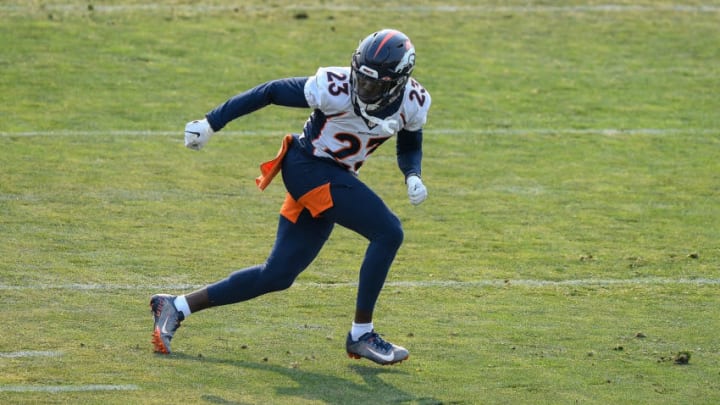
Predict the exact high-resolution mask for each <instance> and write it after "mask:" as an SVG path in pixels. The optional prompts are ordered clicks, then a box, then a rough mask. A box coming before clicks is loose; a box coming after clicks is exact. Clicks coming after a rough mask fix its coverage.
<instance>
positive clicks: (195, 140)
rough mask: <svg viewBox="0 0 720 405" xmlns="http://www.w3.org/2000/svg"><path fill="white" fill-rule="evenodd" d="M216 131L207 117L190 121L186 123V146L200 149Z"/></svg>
mask: <svg viewBox="0 0 720 405" xmlns="http://www.w3.org/2000/svg"><path fill="white" fill-rule="evenodd" d="M214 133H215V132H214V131H213V129H212V128H211V127H210V123H208V121H207V119H202V120H195V121H190V122H188V123H187V125H185V146H186V147H187V148H190V149H192V150H200V149H202V147H203V146H205V144H206V143H208V141H209V140H210V137H211V136H212V135H213V134H214Z"/></svg>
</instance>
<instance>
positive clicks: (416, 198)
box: [405, 174, 428, 205]
mask: <svg viewBox="0 0 720 405" xmlns="http://www.w3.org/2000/svg"><path fill="white" fill-rule="evenodd" d="M405 184H407V188H408V197H410V203H411V204H412V205H418V204H420V203H421V202H423V201H425V199H426V198H427V196H428V192H427V188H425V185H424V184H423V182H422V180H421V179H420V177H419V176H417V175H415V174H412V175H410V176H408V178H407V179H405Z"/></svg>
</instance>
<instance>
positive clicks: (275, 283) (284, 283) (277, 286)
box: [265, 278, 295, 292]
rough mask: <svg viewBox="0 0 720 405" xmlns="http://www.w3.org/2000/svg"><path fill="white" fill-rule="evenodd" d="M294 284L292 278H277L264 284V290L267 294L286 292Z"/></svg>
mask: <svg viewBox="0 0 720 405" xmlns="http://www.w3.org/2000/svg"><path fill="white" fill-rule="evenodd" d="M294 282H295V279H294V278H278V279H274V280H269V282H268V283H266V284H265V289H266V290H267V291H268V292H274V291H282V290H287V289H288V288H290V287H291V286H292V285H293V283H294Z"/></svg>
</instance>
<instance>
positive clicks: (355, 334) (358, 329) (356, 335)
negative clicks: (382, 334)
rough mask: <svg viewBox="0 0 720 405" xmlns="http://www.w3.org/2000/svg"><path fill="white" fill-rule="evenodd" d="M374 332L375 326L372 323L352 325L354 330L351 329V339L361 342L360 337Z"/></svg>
mask: <svg viewBox="0 0 720 405" xmlns="http://www.w3.org/2000/svg"><path fill="white" fill-rule="evenodd" d="M372 331H373V324H372V322H370V323H355V322H353V323H352V329H350V337H351V338H352V340H355V341H357V340H359V339H360V337H361V336H362V335H364V334H366V333H369V332H372Z"/></svg>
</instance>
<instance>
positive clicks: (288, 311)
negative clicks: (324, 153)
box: [0, 0, 720, 404]
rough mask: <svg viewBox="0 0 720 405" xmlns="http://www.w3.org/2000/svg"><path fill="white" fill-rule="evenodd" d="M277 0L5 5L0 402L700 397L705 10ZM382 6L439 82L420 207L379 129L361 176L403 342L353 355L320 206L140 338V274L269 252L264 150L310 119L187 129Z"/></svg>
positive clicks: (715, 324)
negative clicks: (374, 197)
mask: <svg viewBox="0 0 720 405" xmlns="http://www.w3.org/2000/svg"><path fill="white" fill-rule="evenodd" d="M410 3H412V4H410ZM290 4H291V2H287V3H286V2H284V1H279V0H278V1H274V2H271V3H267V2H264V1H260V0H250V1H242V2H233V1H230V0H213V1H208V2H196V1H154V2H149V1H144V0H118V1H103V2H93V1H78V0H47V1H20V0H5V1H3V2H2V3H0V42H1V43H2V44H3V52H2V53H0V72H1V74H0V89H2V91H0V142H2V151H0V167H1V168H2V177H1V178H0V304H2V306H1V307H0V308H1V309H2V311H0V324H1V325H2V330H1V331H0V403H12V404H14V403H98V404H101V403H102V404H114V403H117V404H127V403H183V402H185V403H209V404H347V403H355V404H360V403H362V404H365V403H367V404H371V403H395V404H577V403H579V404H713V403H718V402H720V366H719V365H720V337H718V331H719V330H720V313H719V312H718V308H720V294H719V293H720V276H719V275H718V271H719V270H720V204H719V201H720V114H718V112H719V111H720V97H718V90H719V89H720V48H718V46H717V44H718V39H720V2H718V1H710V0H708V1H692V0H690V1H683V2H677V3H676V2H672V1H649V0H647V1H628V0H617V1H613V2H611V3H606V2H596V1H586V2H580V1H520V0H514V1H482V2H481V1H477V2H476V1H470V0H448V1H436V0H420V1H415V2H396V1H368V2H364V3H362V4H363V5H362V7H359V6H358V5H356V4H355V3H354V2H327V1H322V0H308V1H304V2H302V5H301V6H290ZM388 26H392V27H395V28H398V29H401V30H403V31H404V32H406V33H407V34H408V35H409V36H410V37H411V38H412V39H413V42H414V44H415V47H416V49H417V52H418V65H417V68H416V71H415V72H416V73H415V77H416V78H417V79H418V80H419V81H420V82H421V83H422V84H423V85H424V86H425V87H426V88H427V89H428V90H429V91H430V92H431V93H432V95H433V107H432V109H431V114H430V119H429V122H428V126H427V128H426V134H425V159H424V165H423V167H424V176H423V177H424V180H425V183H426V185H427V186H428V189H429V193H430V197H429V199H428V200H427V201H426V202H425V203H424V204H423V205H421V206H418V207H413V206H411V205H410V204H409V203H408V202H407V196H406V193H405V190H404V185H403V182H402V178H401V175H400V173H399V171H398V170H397V168H396V164H395V158H394V146H393V145H389V146H386V147H385V148H380V149H379V150H378V152H376V153H375V154H374V155H373V156H372V158H371V159H370V160H369V161H368V162H367V164H366V165H365V166H364V167H363V170H362V178H363V180H364V181H366V182H367V183H368V184H369V185H371V186H372V187H373V188H374V189H375V190H376V191H377V192H378V193H379V194H380V195H381V196H382V197H383V198H384V199H385V200H386V201H387V203H388V204H389V205H390V206H391V207H392V209H393V210H394V211H395V212H396V213H397V214H398V216H399V217H400V218H401V219H402V221H403V224H404V228H405V234H406V239H405V243H404V245H403V247H402V248H401V251H400V253H399V256H398V258H397V260H396V262H395V264H394V266H393V269H392V271H391V273H390V277H389V280H388V284H387V286H386V288H385V290H384V292H383V295H382V296H381V299H380V302H379V304H378V311H377V313H376V320H375V325H376V327H377V328H378V330H379V331H380V332H381V333H383V334H384V335H385V337H387V338H388V339H389V340H391V341H393V342H395V343H398V344H401V345H403V346H405V347H407V348H408V349H409V350H410V352H411V357H410V359H409V360H408V361H407V362H404V363H402V364H400V365H396V366H393V367H379V366H375V365H373V364H372V363H370V362H364V361H354V360H350V359H348V358H347V357H345V353H344V337H345V334H346V333H347V330H348V328H349V325H350V322H351V320H352V313H353V304H354V300H355V288H356V285H355V281H356V278H357V269H358V267H359V263H360V261H361V259H362V255H363V253H364V245H365V241H364V240H363V239H362V238H360V237H358V236H356V235H354V234H352V233H350V232H349V231H347V230H344V229H341V228H336V230H335V232H334V234H333V236H332V237H331V239H330V240H329V242H328V244H327V245H326V247H325V249H324V250H323V252H322V253H321V255H320V257H318V259H317V260H316V262H315V263H313V265H312V266H311V267H310V268H309V269H308V270H307V271H306V272H305V273H303V274H302V275H301V276H300V278H299V279H298V281H297V283H296V285H295V286H293V288H291V289H289V290H288V291H285V292H282V293H277V294H271V295H267V296H264V297H261V298H259V299H257V300H254V301H251V302H247V303H243V304H239V305H235V306H230V307H223V308H218V309H212V310H208V311H205V312H202V313H199V314H196V315H193V316H191V317H190V318H189V319H188V320H187V321H186V322H184V323H183V327H182V328H181V329H180V330H179V331H178V333H177V334H176V338H175V339H174V341H173V349H174V353H173V354H172V355H170V356H160V355H155V354H153V353H152V350H151V344H150V333H151V328H152V318H151V315H150V313H149V309H148V300H149V297H150V295H152V294H153V293H156V292H169V293H183V292H188V291H190V290H192V289H193V288H196V287H199V286H202V285H205V284H206V283H209V282H212V281H215V280H218V279H220V278H223V277H225V276H226V275H227V274H228V273H229V272H231V271H233V270H235V269H238V268H243V267H246V266H248V265H252V264H256V263H259V262H262V261H263V260H264V259H265V256H266V254H267V253H268V252H269V249H270V247H271V244H272V242H273V237H274V231H275V225H276V221H277V212H278V209H279V206H280V204H281V201H282V199H283V194H284V191H283V189H282V187H281V186H280V183H278V184H273V185H271V186H270V187H269V189H268V190H266V191H265V192H263V193H260V192H258V191H257V189H256V188H255V184H254V181H253V180H254V178H255V176H256V175H257V165H258V163H260V162H261V161H262V160H265V159H266V158H269V157H271V156H272V155H273V154H274V153H275V151H276V150H277V147H278V146H279V142H280V139H281V136H282V135H283V134H284V133H286V132H290V131H294V132H297V131H300V129H301V126H302V124H303V122H304V120H305V119H306V117H307V114H308V111H305V110H291V109H283V108H279V107H268V108H266V109H264V110H262V111H259V112H257V113H255V114H253V115H251V116H247V117H243V118H241V119H239V120H237V121H235V122H233V123H232V124H230V125H229V126H228V127H227V128H226V129H225V130H223V131H222V132H221V133H219V134H218V135H217V136H215V137H214V138H213V139H212V140H211V141H210V144H209V145H208V146H207V147H206V148H205V149H203V150H202V151H201V152H192V151H189V150H187V149H185V148H184V147H183V145H182V129H183V127H184V125H185V123H186V122H187V121H189V120H191V119H195V118H198V117H201V116H202V115H203V114H204V113H205V112H207V111H208V110H210V109H212V108H213V107H215V106H216V105H217V104H219V103H220V102H223V101H225V99H226V98H228V97H230V96H232V95H234V94H236V93H237V92H239V91H242V90H244V89H246V88H248V87H250V86H253V85H255V84H258V83H260V82H263V81H266V80H270V79H274V78H279V77H287V76H300V75H310V74H313V73H314V71H315V69H317V67H318V66H323V65H347V64H348V60H349V56H350V54H351V52H352V50H353V49H354V47H355V46H356V44H357V42H358V40H359V39H361V38H362V37H364V36H365V35H366V34H368V33H370V32H372V31H375V30H377V29H380V28H383V27H388ZM686 353H687V354H686ZM688 355H689V361H685V360H687V356H688ZM682 363H687V364H682Z"/></svg>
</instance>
